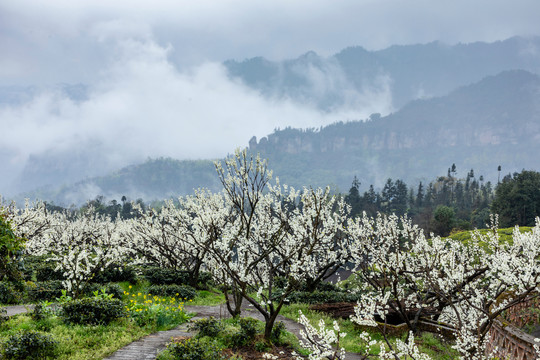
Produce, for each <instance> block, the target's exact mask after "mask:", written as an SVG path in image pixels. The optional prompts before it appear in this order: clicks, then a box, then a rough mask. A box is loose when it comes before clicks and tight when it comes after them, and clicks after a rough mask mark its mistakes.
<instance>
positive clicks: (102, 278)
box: [93, 264, 137, 284]
mask: <svg viewBox="0 0 540 360" xmlns="http://www.w3.org/2000/svg"><path fill="white" fill-rule="evenodd" d="M93 281H94V282H96V283H100V284H105V283H110V282H121V281H127V282H130V283H136V282H137V273H136V271H135V268H134V267H133V266H121V265H118V264H113V265H110V266H108V267H106V268H105V269H103V271H100V272H99V273H97V275H96V276H95V277H94V279H93Z"/></svg>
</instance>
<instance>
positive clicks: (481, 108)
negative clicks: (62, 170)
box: [30, 70, 540, 205]
mask: <svg viewBox="0 0 540 360" xmlns="http://www.w3.org/2000/svg"><path fill="white" fill-rule="evenodd" d="M249 148H250V151H252V152H259V153H260V154H261V156H262V157H264V158H267V159H268V161H269V167H270V168H271V169H273V170H274V175H275V176H277V177H279V178H280V181H281V182H282V183H286V184H289V185H293V186H295V187H300V186H303V185H312V186H326V185H328V184H330V185H333V186H335V187H337V188H339V189H340V190H341V191H346V190H347V189H348V188H349V187H350V184H351V182H352V180H353V177H354V176H358V178H359V180H360V182H361V183H362V185H363V186H364V187H365V186H368V185H370V184H374V185H376V186H382V185H383V184H384V182H385V181H386V179H387V178H389V177H391V178H393V179H398V178H400V179H403V180H405V181H406V183H408V184H409V185H411V186H412V185H416V183H417V182H418V181H420V180H433V178H434V177H436V176H438V175H441V174H445V173H446V170H447V169H448V168H449V167H450V166H451V165H452V164H453V163H455V164H456V165H457V168H458V176H465V174H466V172H468V171H469V170H470V169H474V170H475V173H476V174H477V176H478V175H484V177H485V178H486V180H492V181H496V179H497V175H498V173H497V167H498V166H499V165H501V166H502V170H503V174H506V173H508V172H513V171H521V170H522V169H536V170H538V169H540V162H539V161H538V154H539V153H540V77H539V76H538V75H535V74H532V73H529V72H526V71H521V70H515V71H506V72H502V73H500V74H498V75H496V76H490V77H487V78H485V79H483V80H482V81H480V82H478V83H476V84H473V85H470V86H466V87H462V88H460V89H458V90H456V91H454V92H452V93H450V94H449V95H447V96H443V97H438V98H432V99H426V100H416V101H414V102H411V103H410V104H408V105H407V106H405V107H403V109H402V110H400V111H397V112H395V113H393V114H391V115H388V116H386V117H378V116H372V119H371V120H369V121H366V122H362V121H353V122H347V123H337V124H333V125H330V126H327V127H324V128H322V129H319V130H315V129H308V130H300V129H292V128H287V129H283V130H276V131H275V132H274V133H272V134H270V135H268V136H267V137H264V138H262V139H260V140H259V141H257V140H256V139H255V138H253V139H251V141H250V142H249ZM198 187H209V188H211V189H212V190H219V189H220V184H219V182H218V178H217V176H216V173H215V170H214V167H213V164H212V162H211V161H178V160H173V159H156V160H149V161H147V162H146V163H144V164H141V165H137V166H131V167H127V168H124V169H121V170H119V171H117V172H115V173H113V174H111V175H109V176H103V177H98V178H94V179H88V180H86V181H83V182H80V183H77V184H75V185H73V186H66V187H64V188H62V189H59V190H58V189H57V190H55V191H51V190H47V191H41V192H36V193H33V194H30V195H31V197H35V196H37V197H40V198H43V199H48V200H53V201H55V202H57V203H59V204H66V205H69V204H71V203H80V202H81V201H84V200H87V199H91V198H94V197H95V196H96V195H105V196H106V197H107V198H109V199H112V198H116V199H117V200H118V199H120V197H121V196H122V195H126V196H128V197H130V198H131V199H136V198H138V197H142V198H144V199H145V200H150V199H156V198H157V199H162V198H166V197H170V196H178V195H185V194H190V193H192V192H193V189H194V188H198Z"/></svg>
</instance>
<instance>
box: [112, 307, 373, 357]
mask: <svg viewBox="0 0 540 360" xmlns="http://www.w3.org/2000/svg"><path fill="white" fill-rule="evenodd" d="M184 310H185V311H186V312H190V313H195V314H196V315H195V316H194V317H192V318H191V321H194V320H197V319H202V318H207V317H210V316H213V317H214V318H216V319H220V318H228V317H230V314H229V312H228V311H227V308H226V305H225V304H223V305H216V306H186V307H185V308H184ZM242 317H253V318H255V319H258V320H264V319H263V316H262V315H261V314H260V313H259V312H258V311H257V310H255V309H253V308H252V307H251V306H249V305H248V306H245V307H243V308H242ZM277 321H283V323H284V324H285V327H286V328H287V331H289V332H291V333H293V334H295V335H296V336H298V337H299V336H300V330H301V329H302V326H301V325H300V324H298V323H297V322H296V321H293V320H291V319H287V318H285V317H283V316H281V315H280V316H278V318H277ZM188 326H189V323H185V324H182V325H180V326H179V327H177V328H176V329H173V330H168V331H160V332H157V333H155V334H151V335H148V336H145V337H144V338H142V339H140V340H138V341H135V342H132V343H131V344H129V345H127V346H125V347H123V348H122V349H120V350H118V351H116V352H115V353H114V354H112V355H111V356H109V357H107V358H105V360H153V359H155V358H156V356H157V354H158V353H159V352H160V351H162V350H163V349H165V346H166V344H167V343H168V342H169V341H170V340H171V338H172V337H180V336H186V337H189V336H193V335H194V334H193V333H190V332H189V331H188ZM346 357H347V359H350V360H361V359H363V357H362V356H360V355H359V354H354V353H347V354H346Z"/></svg>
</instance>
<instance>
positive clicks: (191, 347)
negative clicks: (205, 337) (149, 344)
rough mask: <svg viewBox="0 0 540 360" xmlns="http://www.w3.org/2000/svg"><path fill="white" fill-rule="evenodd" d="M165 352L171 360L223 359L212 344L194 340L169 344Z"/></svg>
mask: <svg viewBox="0 0 540 360" xmlns="http://www.w3.org/2000/svg"><path fill="white" fill-rule="evenodd" d="M167 350H168V352H169V355H170V359H172V360H222V359H225V357H224V356H223V355H221V352H220V351H219V349H218V348H217V346H216V345H215V344H214V343H212V342H202V341H200V340H199V339H196V338H189V339H184V340H181V341H179V342H176V343H172V344H169V345H168V346H167Z"/></svg>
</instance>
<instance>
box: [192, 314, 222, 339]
mask: <svg viewBox="0 0 540 360" xmlns="http://www.w3.org/2000/svg"><path fill="white" fill-rule="evenodd" d="M189 329H190V330H192V331H198V333H197V336H199V337H203V336H209V337H216V336H218V335H219V333H220V332H221V331H222V330H223V324H222V323H221V322H220V321H219V320H216V319H215V318H214V317H212V316H211V317H209V318H203V319H199V320H196V321H195V322H193V324H192V325H191V326H190V327H189Z"/></svg>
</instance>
